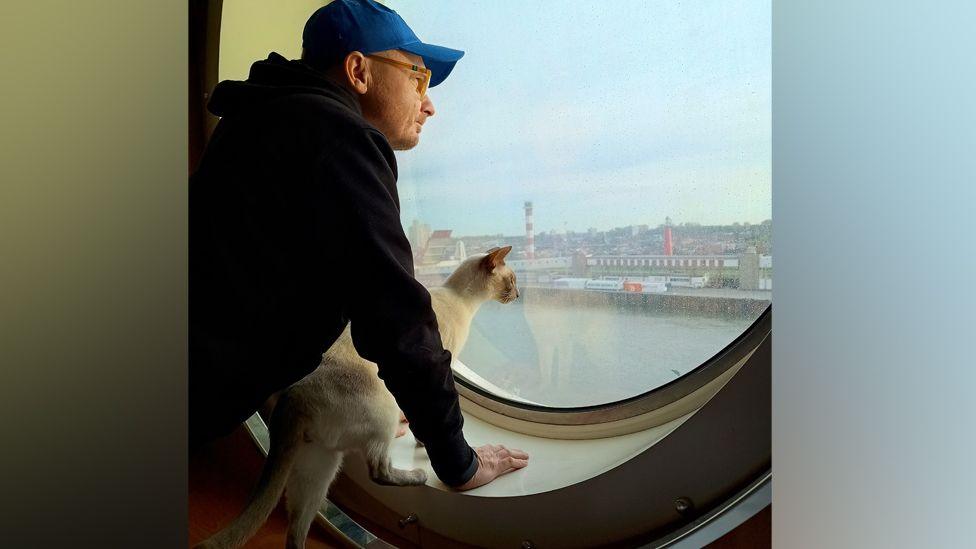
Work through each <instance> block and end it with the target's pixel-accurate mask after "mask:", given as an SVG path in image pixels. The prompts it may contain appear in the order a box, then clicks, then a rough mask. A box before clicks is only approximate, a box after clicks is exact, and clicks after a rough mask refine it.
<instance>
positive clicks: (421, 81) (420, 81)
mask: <svg viewBox="0 0 976 549" xmlns="http://www.w3.org/2000/svg"><path fill="white" fill-rule="evenodd" d="M366 57H369V58H370V59H375V60H377V61H382V62H383V63H386V64H388V65H394V66H397V67H403V68H406V69H410V70H411V71H414V72H416V73H417V77H418V78H417V93H419V94H420V97H423V96H424V95H426V94H427V84H429V83H430V69H428V68H426V67H419V66H417V65H413V64H410V63H404V62H402V61H394V60H393V59H387V58H386V57H380V56H378V55H367V56H366Z"/></svg>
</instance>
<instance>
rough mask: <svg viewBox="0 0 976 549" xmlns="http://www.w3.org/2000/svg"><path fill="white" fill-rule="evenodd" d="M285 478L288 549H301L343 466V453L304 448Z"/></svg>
mask: <svg viewBox="0 0 976 549" xmlns="http://www.w3.org/2000/svg"><path fill="white" fill-rule="evenodd" d="M303 454H304V455H303V456H301V459H299V460H298V462H297V463H296V464H295V467H294V468H293V469H292V472H291V475H290V476H289V477H288V486H287V488H286V491H285V509H286V510H287V511H288V537H287V540H286V542H285V547H286V548H287V549H302V548H304V547H305V538H306V537H307V536H308V529H309V528H310V527H311V526H312V521H313V520H315V514H316V513H318V511H319V509H320V508H321V507H322V503H323V502H324V501H325V496H326V494H328V492H329V486H330V485H331V484H332V481H333V480H334V479H335V476H336V473H337V472H338V471H339V466H340V465H341V464H342V452H338V451H336V450H325V449H321V448H318V447H315V446H311V447H307V448H306V451H305V452H303Z"/></svg>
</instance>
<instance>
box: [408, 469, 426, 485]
mask: <svg viewBox="0 0 976 549" xmlns="http://www.w3.org/2000/svg"><path fill="white" fill-rule="evenodd" d="M410 484H411V485H414V486H420V485H421V484H427V471H424V470H423V469H412V470H411V471H410Z"/></svg>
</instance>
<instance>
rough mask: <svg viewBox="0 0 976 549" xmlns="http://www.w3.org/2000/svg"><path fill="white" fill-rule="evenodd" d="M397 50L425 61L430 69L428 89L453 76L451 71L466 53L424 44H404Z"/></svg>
mask: <svg viewBox="0 0 976 549" xmlns="http://www.w3.org/2000/svg"><path fill="white" fill-rule="evenodd" d="M397 49H399V50H403V51H405V52H409V53H412V54H415V55H419V56H420V57H422V58H423V59H424V65H426V66H427V68H428V69H430V84H428V87H431V88H433V87H434V86H436V85H438V84H440V83H441V82H443V81H444V80H445V79H446V78H447V75H449V74H451V71H452V70H454V64H455V63H457V62H458V59H461V58H462V57H464V52H463V51H461V50H453V49H451V48H445V47H444V46H435V45H433V44H424V43H423V42H413V43H410V44H404V45H402V46H398V47H397Z"/></svg>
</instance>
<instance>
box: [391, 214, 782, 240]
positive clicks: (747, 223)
mask: <svg viewBox="0 0 976 549" xmlns="http://www.w3.org/2000/svg"><path fill="white" fill-rule="evenodd" d="M522 221H523V222H524V217H523V219H522ZM415 222H416V223H421V224H423V225H426V226H427V227H428V229H429V230H430V231H452V235H453V236H454V237H455V238H479V237H488V236H499V235H500V236H502V237H504V238H522V237H525V227H524V225H523V227H522V229H521V232H517V233H515V234H506V233H504V232H498V231H489V232H485V233H462V232H461V231H458V230H457V229H455V228H454V227H448V226H441V225H433V224H431V223H429V222H427V221H426V220H424V219H420V218H413V219H409V220H408V219H406V218H402V219H401V225H403V230H404V231H405V232H409V228H410V227H411V226H412V225H413V224H414V223H415ZM767 222H768V223H772V218H766V219H763V220H761V221H758V222H754V221H744V220H737V221H733V222H731V223H701V222H698V221H691V220H688V221H675V220H674V219H671V227H672V228H674V229H678V230H680V229H681V228H682V227H688V228H709V227H735V226H740V227H749V226H758V225H762V224H764V223H767ZM536 225H537V226H538V223H536ZM644 226H646V227H648V230H655V229H657V228H659V227H662V226H664V222H663V221H662V222H659V223H628V224H624V225H615V226H613V227H592V226H588V227H586V228H584V229H579V228H575V229H574V228H572V227H566V228H564V229H556V228H552V229H538V228H537V229H536V230H535V234H536V235H540V234H552V233H553V232H555V234H560V233H561V231H563V230H565V232H566V233H572V234H585V233H587V232H589V231H590V230H596V231H597V232H603V233H605V232H611V231H616V230H623V229H627V228H630V227H644Z"/></svg>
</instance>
